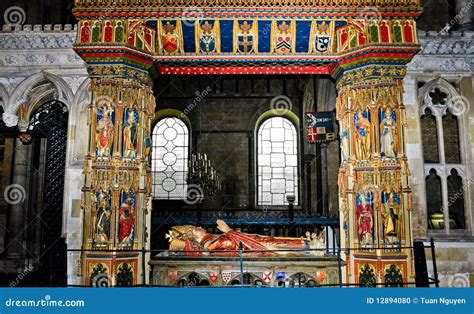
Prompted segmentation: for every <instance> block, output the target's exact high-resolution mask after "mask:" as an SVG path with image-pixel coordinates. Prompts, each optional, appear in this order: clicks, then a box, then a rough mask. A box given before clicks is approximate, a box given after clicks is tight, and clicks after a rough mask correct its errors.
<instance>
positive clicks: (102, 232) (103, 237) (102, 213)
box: [95, 192, 111, 243]
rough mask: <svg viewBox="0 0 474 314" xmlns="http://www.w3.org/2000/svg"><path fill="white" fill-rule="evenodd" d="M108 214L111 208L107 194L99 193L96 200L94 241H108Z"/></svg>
mask: <svg viewBox="0 0 474 314" xmlns="http://www.w3.org/2000/svg"><path fill="white" fill-rule="evenodd" d="M110 216H111V210H110V206H109V202H108V200H107V195H106V194H104V193H103V192H101V193H99V195H98V200H97V212H96V221H95V242H96V243H102V242H108V241H109V239H110Z"/></svg>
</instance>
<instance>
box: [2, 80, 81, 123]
mask: <svg viewBox="0 0 474 314" xmlns="http://www.w3.org/2000/svg"><path fill="white" fill-rule="evenodd" d="M42 81H46V82H49V83H51V84H52V86H54V89H56V93H57V94H56V95H55V96H54V99H55V100H58V101H60V102H62V103H64V104H65V105H66V106H67V107H68V110H71V106H72V104H73V100H74V94H73V92H72V90H71V88H70V87H69V85H68V84H67V83H66V81H64V80H63V79H62V78H61V77H59V76H58V75H56V74H53V73H50V72H46V71H41V72H39V73H37V74H34V75H32V76H30V77H28V78H26V79H25V80H23V81H22V82H21V83H20V84H18V86H17V87H16V88H15V90H14V91H13V93H12V94H11V97H10V101H9V104H8V107H7V108H5V112H8V113H9V114H16V113H17V111H18V108H19V107H20V106H21V105H22V104H24V103H25V102H26V101H28V99H27V98H26V97H27V95H29V94H30V91H31V90H32V89H33V88H34V87H35V85H37V84H39V83H41V82H42ZM38 101H39V100H38Z"/></svg>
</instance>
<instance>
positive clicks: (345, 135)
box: [341, 119, 349, 161]
mask: <svg viewBox="0 0 474 314" xmlns="http://www.w3.org/2000/svg"><path fill="white" fill-rule="evenodd" d="M341 152H342V160H343V161H344V160H347V159H348V158H349V128H348V126H347V121H346V119H343V120H342V125H341Z"/></svg>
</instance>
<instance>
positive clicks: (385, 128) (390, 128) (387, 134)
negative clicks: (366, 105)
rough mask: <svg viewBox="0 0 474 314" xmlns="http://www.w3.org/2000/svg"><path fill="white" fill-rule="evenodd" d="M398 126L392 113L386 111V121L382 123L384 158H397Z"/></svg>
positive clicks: (381, 139)
mask: <svg viewBox="0 0 474 314" xmlns="http://www.w3.org/2000/svg"><path fill="white" fill-rule="evenodd" d="M396 138H397V124H396V122H395V120H394V119H393V118H392V111H391V110H390V109H387V110H385V113H384V119H383V120H382V122H380V153H381V154H382V156H383V157H388V158H395V154H396V149H395V147H396V145H395V144H396Z"/></svg>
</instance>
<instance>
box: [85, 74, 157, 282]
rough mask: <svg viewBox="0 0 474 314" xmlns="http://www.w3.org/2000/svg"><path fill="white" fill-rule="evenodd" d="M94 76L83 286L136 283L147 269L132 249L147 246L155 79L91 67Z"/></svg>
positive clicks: (88, 158)
mask: <svg viewBox="0 0 474 314" xmlns="http://www.w3.org/2000/svg"><path fill="white" fill-rule="evenodd" d="M89 74H90V78H91V93H92V103H91V104H90V106H89V117H88V124H89V150H88V153H87V156H86V163H85V166H84V174H85V185H84V188H83V199H82V207H83V209H84V239H83V248H84V249H85V250H94V252H92V251H90V252H84V253H83V265H82V270H83V274H84V283H85V284H86V285H89V284H90V285H99V286H104V285H114V286H126V285H137V284H140V283H142V280H144V277H143V278H142V275H143V274H144V273H145V270H144V269H143V267H147V266H146V265H145V264H144V263H143V261H144V259H143V256H142V254H141V253H140V252H137V251H135V250H141V249H142V248H149V242H148V239H147V230H146V225H147V220H148V219H147V217H148V216H147V215H148V204H149V202H150V192H151V174H150V165H149V154H150V151H151V142H150V122H151V117H152V115H153V114H154V110H155V99H154V96H153V93H152V88H151V86H152V81H151V79H150V77H149V75H148V73H147V72H146V71H145V70H138V69H136V68H133V67H128V66H126V65H116V66H112V65H99V66H90V67H89ZM83 136H86V135H85V134H84V135H83ZM101 250H103V252H101ZM105 250H111V251H105Z"/></svg>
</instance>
